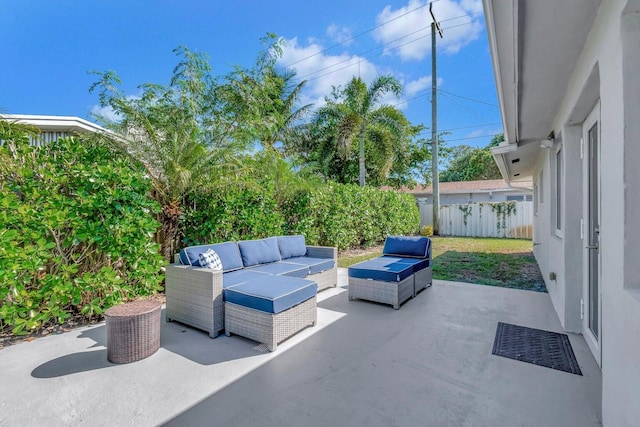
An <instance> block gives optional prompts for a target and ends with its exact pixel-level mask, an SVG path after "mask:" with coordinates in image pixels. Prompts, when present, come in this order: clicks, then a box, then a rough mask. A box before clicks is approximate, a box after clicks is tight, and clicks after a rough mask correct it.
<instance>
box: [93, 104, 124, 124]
mask: <svg viewBox="0 0 640 427" xmlns="http://www.w3.org/2000/svg"><path fill="white" fill-rule="evenodd" d="M91 114H92V115H93V116H97V117H104V118H105V119H107V120H108V121H110V122H117V121H118V120H120V118H121V117H120V115H118V113H116V112H115V111H113V108H111V106H110V105H107V106H106V107H101V106H99V105H94V106H93V107H92V108H91Z"/></svg>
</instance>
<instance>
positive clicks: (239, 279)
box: [222, 270, 272, 288]
mask: <svg viewBox="0 0 640 427" xmlns="http://www.w3.org/2000/svg"><path fill="white" fill-rule="evenodd" d="M271 277H272V275H271V274H267V273H260V272H258V271H251V270H235V271H230V272H228V273H224V274H223V275H222V287H223V288H228V287H229V286H235V285H239V284H241V283H246V282H250V281H253V280H263V281H265V280H271Z"/></svg>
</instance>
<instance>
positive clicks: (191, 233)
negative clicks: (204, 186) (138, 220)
mask: <svg viewBox="0 0 640 427" xmlns="http://www.w3.org/2000/svg"><path fill="white" fill-rule="evenodd" d="M181 225H182V229H183V230H184V236H183V239H182V243H183V245H184V246H191V245H200V244H206V243H218V242H224V241H229V240H247V239H258V238H263V237H269V236H275V235H279V234H282V233H283V219H282V216H281V215H280V212H279V210H278V206H277V203H276V200H275V198H274V195H273V194H272V193H269V192H267V191H264V190H263V189H262V188H261V187H259V186H257V185H253V184H251V183H238V184H233V185H227V186H225V188H224V189H222V188H221V189H220V191H217V192H213V193H209V194H206V195H199V197H197V199H196V200H193V201H192V202H191V203H190V206H189V207H188V208H186V209H185V213H184V215H183V217H182V223H181Z"/></svg>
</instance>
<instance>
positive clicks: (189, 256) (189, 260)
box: [180, 242, 242, 272]
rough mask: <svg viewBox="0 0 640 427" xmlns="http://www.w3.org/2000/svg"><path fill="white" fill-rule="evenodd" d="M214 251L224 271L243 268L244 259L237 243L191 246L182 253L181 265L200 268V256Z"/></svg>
mask: <svg viewBox="0 0 640 427" xmlns="http://www.w3.org/2000/svg"><path fill="white" fill-rule="evenodd" d="M209 249H211V250H213V251H214V252H215V253H217V254H218V257H220V261H221V262H222V271H224V272H227V271H233V270H238V269H240V268H242V258H240V252H239V251H238V246H237V245H236V243H235V242H225V243H217V244H214V245H200V246H189V247H187V248H184V249H183V250H181V251H180V263H181V264H184V265H192V266H194V267H200V254H201V253H204V252H206V251H207V250H209Z"/></svg>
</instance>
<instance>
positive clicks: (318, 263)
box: [287, 256, 336, 274]
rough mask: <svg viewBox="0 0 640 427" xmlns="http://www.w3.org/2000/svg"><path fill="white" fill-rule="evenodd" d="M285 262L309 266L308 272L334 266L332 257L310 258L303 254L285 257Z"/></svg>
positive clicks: (320, 270)
mask: <svg viewBox="0 0 640 427" xmlns="http://www.w3.org/2000/svg"><path fill="white" fill-rule="evenodd" d="M287 262H291V263H294V264H302V265H306V266H307V267H308V268H309V274H316V273H321V272H323V271H325V270H330V269H332V268H333V267H335V266H336V262H335V261H334V259H333V258H311V257H307V256H303V257H295V258H289V259H287Z"/></svg>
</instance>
